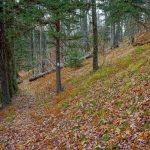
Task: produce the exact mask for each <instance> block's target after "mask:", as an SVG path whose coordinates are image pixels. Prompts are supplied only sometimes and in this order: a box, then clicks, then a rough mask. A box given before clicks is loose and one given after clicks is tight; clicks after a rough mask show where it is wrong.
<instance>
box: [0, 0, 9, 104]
mask: <svg viewBox="0 0 150 150" xmlns="http://www.w3.org/2000/svg"><path fill="white" fill-rule="evenodd" d="M0 13H1V14H3V13H4V7H3V1H1V2H0ZM8 82H9V78H8V60H7V49H6V41H5V25H4V17H3V16H2V19H1V20H0V85H1V91H0V92H1V94H0V95H1V98H2V99H1V101H2V104H3V105H5V104H8V103H9V102H10V91H9V83H8Z"/></svg>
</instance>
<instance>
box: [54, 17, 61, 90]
mask: <svg viewBox="0 0 150 150" xmlns="http://www.w3.org/2000/svg"><path fill="white" fill-rule="evenodd" d="M56 33H57V37H55V39H56V93H60V92H61V91H62V85H61V67H60V37H59V33H60V20H58V21H57V22H56Z"/></svg>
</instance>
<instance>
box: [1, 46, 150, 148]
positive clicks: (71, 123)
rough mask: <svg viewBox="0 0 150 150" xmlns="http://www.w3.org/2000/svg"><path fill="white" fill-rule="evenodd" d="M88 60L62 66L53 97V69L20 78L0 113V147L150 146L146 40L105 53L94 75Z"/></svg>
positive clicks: (149, 76)
mask: <svg viewBox="0 0 150 150" xmlns="http://www.w3.org/2000/svg"><path fill="white" fill-rule="evenodd" d="M101 60H102V59H101ZM90 61H91V60H86V61H85V62H84V64H83V67H81V68H80V69H78V70H73V69H69V68H64V69H63V70H62V78H63V85H65V87H64V92H62V93H61V94H60V95H57V96H56V95H55V94H54V90H53V89H54V83H55V81H54V73H52V74H49V75H47V76H45V77H43V78H41V79H39V80H37V81H34V82H32V83H28V82H25V83H23V84H22V85H21V86H20V88H21V91H20V93H19V94H18V95H17V96H16V97H15V98H14V101H13V104H12V106H10V107H9V108H6V110H4V111H3V112H0V113H1V116H2V117H1V118H0V119H1V124H0V144H1V149H25V150H28V149H42V150H47V149H49V150H51V149H58V150H59V149H67V150H73V149H79V150H80V149H82V150H90V149H138V150H140V149H141V150H148V149H150V146H149V144H150V143H149V140H150V117H149V116H150V45H149V44H147V45H144V46H141V47H122V48H121V49H116V50H115V51H113V52H110V53H109V54H108V55H107V57H106V59H105V63H104V64H103V65H102V66H101V67H100V69H99V70H98V71H97V72H95V73H94V74H93V73H92V72H91V69H90V68H91V66H90ZM100 63H102V62H100ZM22 91H23V92H26V93H25V94H23V93H22Z"/></svg>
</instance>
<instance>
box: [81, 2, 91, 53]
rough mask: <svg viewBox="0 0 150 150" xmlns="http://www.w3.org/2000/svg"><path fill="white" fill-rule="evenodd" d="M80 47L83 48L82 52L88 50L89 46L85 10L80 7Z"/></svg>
mask: <svg viewBox="0 0 150 150" xmlns="http://www.w3.org/2000/svg"><path fill="white" fill-rule="evenodd" d="M83 1H85V0H83ZM81 15H82V18H81V34H82V38H81V47H82V48H83V50H84V52H88V51H89V50H90V48H89V39H88V24H87V10H82V9H81Z"/></svg>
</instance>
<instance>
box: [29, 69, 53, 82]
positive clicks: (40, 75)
mask: <svg viewBox="0 0 150 150" xmlns="http://www.w3.org/2000/svg"><path fill="white" fill-rule="evenodd" d="M53 71H54V69H52V70H49V71H46V72H43V73H40V74H38V75H37V76H35V77H31V78H30V79H29V81H30V82H31V81H34V80H37V79H39V78H41V77H43V76H44V75H47V74H49V73H50V72H53Z"/></svg>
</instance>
